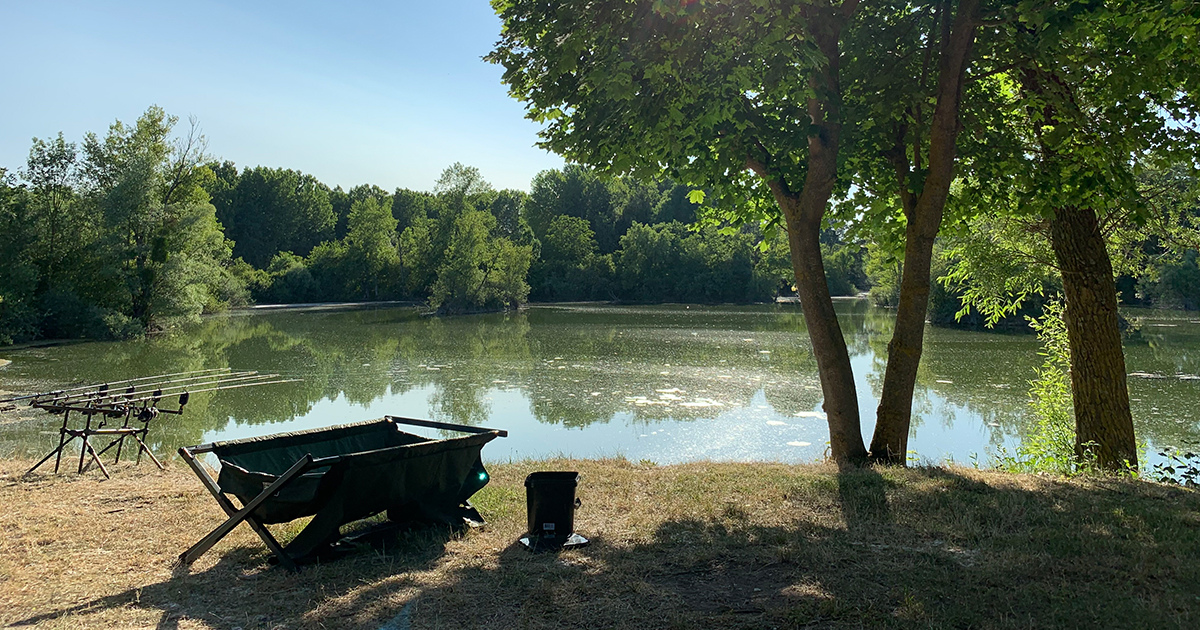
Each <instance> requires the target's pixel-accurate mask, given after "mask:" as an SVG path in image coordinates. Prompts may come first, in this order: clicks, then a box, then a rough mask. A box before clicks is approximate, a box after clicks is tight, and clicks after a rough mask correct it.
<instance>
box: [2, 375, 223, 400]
mask: <svg viewBox="0 0 1200 630" xmlns="http://www.w3.org/2000/svg"><path fill="white" fill-rule="evenodd" d="M231 369H232V368H227V367H223V368H210V369H207V370H192V371H190V372H175V373H173V374H158V375H155V376H143V377H141V378H129V379H124V380H120V381H109V382H107V383H97V384H95V385H82V386H80V387H70V388H67V389H56V390H54V391H49V392H42V393H40V394H25V395H24V396H14V397H12V398H5V399H2V400H0V403H10V402H16V401H18V400H28V399H30V398H40V397H43V396H58V395H61V394H66V393H69V392H77V391H79V390H84V389H87V390H91V389H94V390H96V391H101V388H104V389H108V388H109V387H113V386H117V385H126V384H130V383H140V382H142V381H149V380H153V379H162V378H171V377H175V376H186V375H189V374H204V373H208V372H228V371H230V370H231Z"/></svg>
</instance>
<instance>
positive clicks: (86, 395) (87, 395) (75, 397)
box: [35, 371, 258, 403]
mask: <svg viewBox="0 0 1200 630" xmlns="http://www.w3.org/2000/svg"><path fill="white" fill-rule="evenodd" d="M251 374H258V372H257V371H242V372H228V371H225V372H222V373H220V374H205V375H202V376H190V377H188V378H179V379H172V380H167V381H155V382H152V383H146V384H142V385H140V387H141V388H142V390H141V391H143V392H144V391H147V390H151V391H152V390H153V389H158V388H161V386H163V385H172V384H176V383H187V382H190V381H198V382H197V383H196V384H197V385H203V384H205V383H204V382H203V381H211V380H214V379H216V380H220V379H225V378H229V377H231V376H247V375H251ZM138 387H139V386H138V385H130V386H129V388H128V389H126V390H124V391H87V392H83V393H79V394H72V395H70V396H54V397H52V398H46V399H38V400H36V401H35V403H53V402H70V401H79V400H95V401H100V400H106V399H109V398H120V397H122V396H130V395H132V394H134V393H137V391H138V390H137V388H138Z"/></svg>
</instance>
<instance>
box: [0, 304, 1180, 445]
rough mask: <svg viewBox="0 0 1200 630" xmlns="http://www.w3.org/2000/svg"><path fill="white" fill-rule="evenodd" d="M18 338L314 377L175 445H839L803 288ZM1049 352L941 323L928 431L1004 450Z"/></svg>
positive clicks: (75, 357)
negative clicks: (378, 427)
mask: <svg viewBox="0 0 1200 630" xmlns="http://www.w3.org/2000/svg"><path fill="white" fill-rule="evenodd" d="M837 306H838V312H839V318H840V320H841V325H842V329H843V332H844V333H845V335H846V340H847V344H848V346H849V349H850V352H851V355H852V363H853V365H854V368H855V371H856V376H857V378H858V387H859V396H860V401H859V402H860V407H861V409H862V412H863V423H864V427H863V431H864V434H865V435H867V436H869V435H870V431H871V428H872V426H873V423H874V413H875V405H876V403H877V397H878V394H879V389H880V387H881V385H882V377H883V370H884V366H885V355H884V353H885V352H886V348H887V341H888V339H889V337H890V335H891V328H892V317H893V315H892V313H891V312H889V311H885V310H881V309H876V308H873V307H871V306H870V305H869V304H867V303H866V302H865V301H862V300H846V301H841V302H839V303H838V305H837ZM1139 315H1142V316H1143V317H1145V318H1146V319H1145V321H1144V322H1143V328H1142V330H1143V333H1142V342H1141V343H1138V344H1132V345H1130V346H1129V347H1128V348H1127V354H1128V362H1129V365H1130V370H1131V371H1135V372H1144V373H1146V374H1147V375H1150V376H1148V377H1145V378H1131V380H1130V388H1131V392H1132V394H1133V398H1134V414H1135V418H1136V419H1137V420H1138V425H1139V426H1138V428H1139V431H1140V435H1141V436H1142V437H1143V438H1144V439H1146V440H1147V441H1148V442H1149V443H1150V444H1151V445H1164V444H1179V443H1180V441H1181V440H1183V439H1195V438H1196V436H1197V435H1200V430H1198V427H1197V423H1196V419H1195V415H1194V413H1195V412H1194V411H1193V410H1194V409H1196V408H1197V405H1196V403H1197V402H1200V391H1198V388H1200V379H1197V378H1193V377H1192V375H1195V374H1197V372H1198V371H1200V366H1197V357H1196V355H1195V352H1194V351H1193V350H1192V348H1195V347H1197V346H1196V345H1195V344H1196V342H1197V341H1200V338H1197V337H1200V323H1198V322H1197V321H1196V320H1194V319H1190V318H1188V317H1187V314H1185V313H1163V312H1151V313H1139ZM0 356H3V357H4V358H8V359H12V360H13V361H14V363H13V364H12V365H10V366H8V367H7V368H3V369H2V370H0V389H9V390H19V391H31V390H45V389H53V388H56V387H60V386H63V385H71V384H78V383H89V382H98V381H102V380H104V379H106V378H128V377H136V376H143V375H150V374H158V373H166V372H180V371H186V370H199V369H210V368H222V367H230V368H233V369H256V370H260V371H264V372H266V371H270V372H278V373H281V374H283V375H285V376H288V377H298V378H302V379H303V381H302V382H297V383H287V384H282V385H272V386H268V387H262V388H253V389H244V390H235V391H228V392H220V393H216V394H201V395H197V396H195V397H193V400H192V402H191V404H190V405H189V407H188V410H187V414H186V415H184V416H183V417H181V418H176V417H172V418H170V419H167V420H166V421H163V422H161V423H160V425H159V426H158V427H156V428H155V430H154V431H153V432H152V433H151V438H152V441H153V442H154V444H153V446H154V448H155V450H156V451H158V452H167V451H172V450H174V448H175V447H177V446H179V445H183V444H193V443H199V442H204V441H211V440H214V439H226V438H232V437H241V436H245V435H258V434H265V433H270V432H275V431H282V430H292V429H296V428H302V427H314V426H324V425H329V424H336V423H342V422H352V421H357V420H362V419H367V418H371V417H378V416H380V415H383V414H385V413H389V414H397V415H413V416H425V417H432V418H435V419H438V420H443V421H449V422H459V423H467V424H475V425H489V426H497V427H503V428H507V429H509V430H510V431H511V432H512V435H513V437H512V438H510V439H509V440H506V441H502V442H498V443H497V445H498V447H489V453H488V454H489V456H492V457H526V456H545V455H551V454H558V453H564V454H572V455H578V456H598V455H615V454H623V455H626V456H628V457H630V458H632V459H642V458H645V459H652V460H655V461H660V462H670V461H681V460H687V459H698V458H717V459H770V460H783V461H797V460H811V459H814V458H817V457H820V456H821V454H822V453H823V451H824V448H825V443H826V442H827V439H828V434H827V429H826V427H825V423H824V418H823V415H822V414H821V413H820V404H821V392H820V388H819V383H818V380H817V374H816V363H815V361H814V359H813V356H812V352H811V347H810V345H809V343H808V340H807V335H806V331H805V325H804V319H803V316H802V314H801V313H800V312H799V310H798V308H797V307H795V306H793V305H770V306H749V307H697V306H690V307H688V306H648V307H615V306H599V305H598V306H543V307H534V308H530V309H529V310H527V311H523V312H520V313H510V314H494V315H480V316H468V317H455V318H431V317H424V316H422V315H421V314H420V313H419V312H418V311H417V310H415V309H409V308H387V309H376V310H357V311H336V310H312V311H285V312H272V313H255V314H237V315H230V316H226V317H219V318H211V319H208V320H205V321H204V322H203V323H201V324H198V325H196V326H191V327H187V328H182V329H179V330H174V331H171V332H170V333H169V334H165V335H161V336H157V337H154V338H151V339H147V340H144V341H138V342H126V343H87V344H77V345H70V346H61V347H51V348H35V349H25V350H16V351H9V352H0ZM1038 362H1039V357H1038V356H1037V342H1036V340H1035V339H1034V338H1032V337H1030V336H1020V335H1005V334H991V333H977V332H966V331H953V330H943V329H929V331H928V337H927V340H926V344H925V355H924V358H923V360H922V364H921V368H920V371H919V373H918V385H917V392H916V398H915V400H914V423H913V425H914V426H913V436H912V438H911V440H910V446H911V448H913V449H915V450H916V451H917V453H918V454H919V455H920V456H922V457H924V458H927V459H931V460H935V461H937V460H942V459H945V458H954V459H956V460H959V461H965V460H967V459H969V458H970V457H971V456H972V454H975V455H978V456H980V457H981V458H983V459H984V460H985V461H986V457H987V451H988V449H989V448H994V447H996V446H997V445H1004V444H1007V445H1008V446H1010V447H1011V446H1012V444H1013V443H1014V440H1015V439H1016V437H1017V436H1019V435H1020V433H1021V431H1022V428H1023V426H1024V423H1025V407H1026V398H1027V395H1026V389H1027V381H1028V380H1029V379H1030V378H1031V377H1032V376H1033V371H1034V367H1035V366H1036V365H1037V364H1038ZM1159 377H1161V378H1159ZM268 425H269V426H268ZM56 426H57V425H55V424H54V420H53V419H52V418H48V417H47V418H42V417H36V416H34V417H32V419H27V420H20V421H13V420H12V418H11V417H10V418H9V419H8V420H7V422H5V424H0V453H7V452H17V453H21V454H37V453H40V452H41V451H43V450H48V449H49V446H47V445H48V444H49V443H50V442H51V441H52V439H53V438H52V435H56V433H54V432H55V430H56ZM504 449H507V450H504Z"/></svg>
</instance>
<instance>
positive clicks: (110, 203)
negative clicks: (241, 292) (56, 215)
mask: <svg viewBox="0 0 1200 630" xmlns="http://www.w3.org/2000/svg"><path fill="white" fill-rule="evenodd" d="M177 121H178V119H177V118H175V117H173V116H168V115H167V114H166V112H164V111H163V110H162V109H161V108H159V107H151V108H149V109H148V110H146V113H145V114H143V115H142V116H141V117H140V118H138V120H137V123H135V124H134V125H133V126H126V125H124V124H123V123H121V122H120V121H117V122H115V123H113V124H112V125H111V126H110V127H109V130H108V133H107V134H106V135H105V137H104V139H103V140H101V139H100V138H99V137H98V136H96V135H95V134H92V133H89V134H87V136H86V137H85V139H84V154H85V159H84V162H83V174H84V176H83V177H84V188H85V190H86V194H87V196H88V199H89V203H91V204H93V207H95V208H96V209H97V210H98V212H99V214H100V216H101V217H102V221H103V229H104V231H105V235H104V239H105V242H104V244H103V247H102V249H103V250H104V252H103V256H104V259H105V261H106V262H105V267H104V268H103V269H101V273H99V274H95V275H98V276H100V277H101V278H104V277H107V278H108V279H110V280H113V281H115V284H109V285H108V286H107V291H106V292H105V293H104V294H102V295H97V294H94V295H95V297H94V299H95V300H96V301H98V302H100V303H101V304H104V305H105V306H109V307H110V308H114V309H116V310H118V311H120V312H121V313H123V314H125V315H127V316H128V317H131V318H132V319H133V320H134V321H136V322H138V323H139V324H140V325H141V326H142V327H144V328H153V327H155V326H158V325H160V324H161V323H162V320H164V319H165V318H169V317H187V318H194V317H196V316H197V315H199V314H200V312H201V311H202V310H204V309H205V308H214V307H219V306H220V304H219V301H220V300H219V299H218V297H217V294H218V287H219V285H221V284H222V283H223V282H224V281H226V280H228V273H227V271H226V266H227V265H229V264H230V244H229V243H228V242H227V241H226V240H225V239H224V234H223V232H222V229H221V225H220V223H219V222H218V221H217V218H216V211H215V209H214V208H213V207H212V206H211V205H210V204H209V203H208V200H209V197H208V194H207V193H206V192H205V191H204V189H203V187H202V185H203V184H204V183H205V181H204V178H205V177H211V175H212V171H211V170H210V169H207V168H203V167H202V164H203V163H204V162H205V160H206V157H205V155H204V148H205V140H204V137H203V136H202V135H201V134H200V132H199V129H198V126H197V124H196V121H195V120H192V121H191V127H190V129H189V132H188V133H187V135H185V136H180V137H176V138H175V139H174V140H172V137H171V132H172V129H173V128H174V126H175V123H176V122H177Z"/></svg>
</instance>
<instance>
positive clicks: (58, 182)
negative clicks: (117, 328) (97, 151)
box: [22, 132, 90, 291]
mask: <svg viewBox="0 0 1200 630" xmlns="http://www.w3.org/2000/svg"><path fill="white" fill-rule="evenodd" d="M76 158H77V151H76V147H75V143H73V142H67V141H66V140H65V139H64V138H63V134H62V133H61V132H60V133H59V134H58V136H57V137H56V138H55V139H53V140H50V141H45V140H41V139H39V138H34V139H33V146H32V147H30V149H29V159H28V161H27V162H26V169H25V172H24V173H22V176H23V178H24V179H25V181H27V182H29V190H30V192H31V193H32V194H33V210H34V212H35V213H36V215H37V216H36V219H35V220H34V225H36V226H37V228H38V229H39V230H40V231H42V234H40V235H39V237H38V238H37V241H38V247H37V252H36V256H37V260H38V262H37V264H38V267H39V268H40V269H41V280H42V284H43V288H42V290H43V291H44V290H45V289H46V288H48V287H51V286H55V285H56V283H57V282H58V281H59V280H60V279H61V278H60V273H61V272H62V269H61V268H62V266H63V264H64V263H65V262H66V261H68V260H71V259H73V258H75V259H77V258H78V256H79V255H80V252H81V250H82V248H85V247H86V246H87V245H88V240H89V239H88V238H87V236H86V232H87V229H88V227H89V223H90V221H89V220H88V216H87V215H86V214H85V213H83V212H81V211H80V205H79V204H78V203H77V199H76V195H75V183H76V181H77V179H78V176H79V175H78V163H77V159H76Z"/></svg>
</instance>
